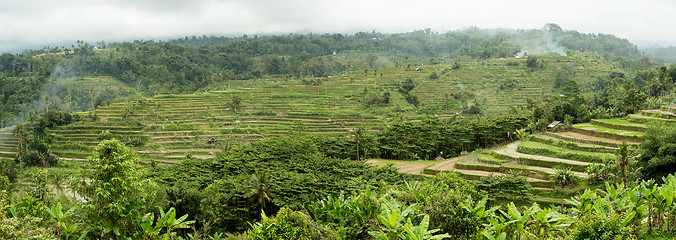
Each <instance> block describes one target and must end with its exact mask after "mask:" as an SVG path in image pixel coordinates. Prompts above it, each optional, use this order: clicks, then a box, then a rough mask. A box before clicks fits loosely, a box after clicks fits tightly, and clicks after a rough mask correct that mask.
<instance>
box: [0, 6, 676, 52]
mask: <svg viewBox="0 0 676 240" xmlns="http://www.w3.org/2000/svg"><path fill="white" fill-rule="evenodd" d="M0 2H2V4H1V6H2V8H0V33H2V34H0V52H5V51H17V50H19V49H23V48H27V47H36V46H46V45H59V44H63V43H71V44H72V43H73V42H74V41H75V40H85V41H88V42H96V41H102V40H103V41H121V40H132V39H165V38H170V37H180V36H189V35H239V34H244V33H246V34H269V33H272V34H285V33H291V32H315V33H325V32H342V33H353V32H355V31H370V30H376V31H381V32H408V31H412V30H416V29H423V28H432V29H433V30H435V31H439V32H445V31H449V30H457V29H461V28H465V27H470V26H477V27H480V28H515V29H531V28H540V27H541V26H543V25H544V24H545V23H557V24H559V25H561V26H562V27H563V28H565V29H574V30H578V31H581V32H585V33H608V34H614V35H617V36H619V37H623V38H628V39H629V40H631V41H634V42H638V43H641V44H645V43H650V42H657V43H662V44H663V45H665V44H673V45H676V32H673V31H666V30H665V29H664V26H665V24H668V23H671V22H676V15H673V14H671V13H673V12H675V11H676V3H673V2H671V1H666V0H652V1H650V0H649V1H640V2H636V1H629V0H618V1H581V0H573V1H565V2H561V1H558V2H554V1H534V0H516V1H499V0H493V1H469V0H466V1H432V0H423V1H417V2H411V1H384V0H375V1H357V0H346V1H311V0H287V1H277V0H195V1H193V0H190V1H189V0H162V1H160V0H143V1H139V0H122V1H104V0H63V1H52V0H26V1H14V0H0Z"/></svg>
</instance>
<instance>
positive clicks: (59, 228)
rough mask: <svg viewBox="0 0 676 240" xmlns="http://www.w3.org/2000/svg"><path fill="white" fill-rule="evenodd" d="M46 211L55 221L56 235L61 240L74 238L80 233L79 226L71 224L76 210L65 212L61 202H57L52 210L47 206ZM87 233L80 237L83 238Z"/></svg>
mask: <svg viewBox="0 0 676 240" xmlns="http://www.w3.org/2000/svg"><path fill="white" fill-rule="evenodd" d="M45 211H46V212H47V213H48V214H49V216H50V217H51V218H52V220H53V221H54V225H56V234H57V236H58V237H59V238H65V239H70V238H71V237H72V236H77V234H78V232H79V225H78V224H73V223H70V219H71V217H72V216H73V212H74V211H75V208H71V209H68V211H66V212H64V211H63V207H62V206H61V203H60V202H57V203H56V204H55V205H54V206H52V207H51V208H49V207H46V206H45ZM85 235H86V232H85V233H84V234H82V235H81V236H80V238H82V237H83V236H85Z"/></svg>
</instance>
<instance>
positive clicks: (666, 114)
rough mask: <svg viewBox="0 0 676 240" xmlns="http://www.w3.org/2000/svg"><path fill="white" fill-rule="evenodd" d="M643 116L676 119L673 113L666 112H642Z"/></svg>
mask: <svg viewBox="0 0 676 240" xmlns="http://www.w3.org/2000/svg"><path fill="white" fill-rule="evenodd" d="M641 114H642V115H644V116H649V117H658V118H666V119H675V118H676V114H674V113H673V112H665V111H662V110H641Z"/></svg>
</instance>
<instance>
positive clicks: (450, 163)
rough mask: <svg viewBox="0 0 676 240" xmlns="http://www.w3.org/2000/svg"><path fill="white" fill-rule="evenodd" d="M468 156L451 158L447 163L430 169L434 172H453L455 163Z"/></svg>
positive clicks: (435, 165)
mask: <svg viewBox="0 0 676 240" xmlns="http://www.w3.org/2000/svg"><path fill="white" fill-rule="evenodd" d="M466 157H467V155H465V156H460V157H456V158H451V159H448V160H446V161H442V162H439V163H437V164H434V165H433V166H431V167H429V169H433V170H439V171H451V170H453V169H455V162H457V161H460V160H462V159H465V158H466Z"/></svg>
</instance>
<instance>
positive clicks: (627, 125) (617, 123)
mask: <svg viewBox="0 0 676 240" xmlns="http://www.w3.org/2000/svg"><path fill="white" fill-rule="evenodd" d="M590 123H592V124H594V125H598V126H602V127H606V128H614V129H621V130H627V131H634V132H645V130H646V128H647V126H645V125H643V124H638V123H632V122H629V121H627V120H625V119H621V118H614V119H592V120H591V122H590Z"/></svg>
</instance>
